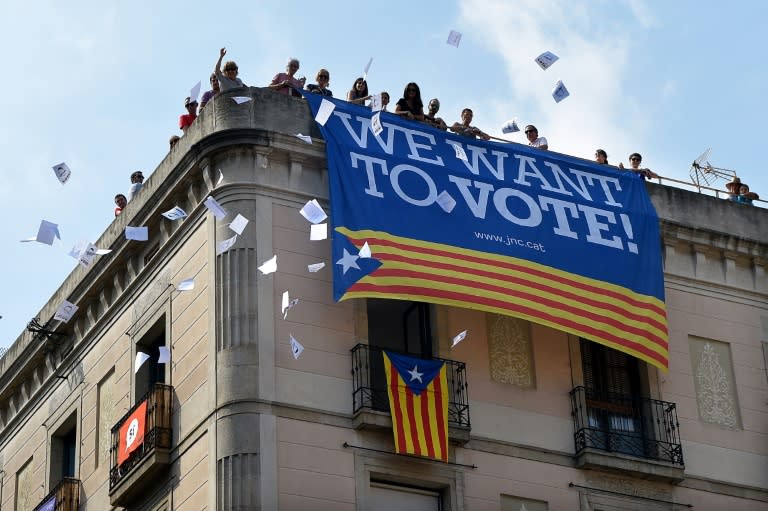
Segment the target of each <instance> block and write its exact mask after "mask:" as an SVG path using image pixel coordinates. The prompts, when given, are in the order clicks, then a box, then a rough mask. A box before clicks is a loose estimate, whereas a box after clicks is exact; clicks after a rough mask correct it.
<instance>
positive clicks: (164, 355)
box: [157, 346, 171, 364]
mask: <svg viewBox="0 0 768 511" xmlns="http://www.w3.org/2000/svg"><path fill="white" fill-rule="evenodd" d="M157 350H158V351H159V352H160V355H159V356H158V357H157V363H158V364H168V363H170V362H171V348H169V347H168V346H159V347H158V348H157Z"/></svg>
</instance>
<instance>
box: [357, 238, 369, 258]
mask: <svg viewBox="0 0 768 511" xmlns="http://www.w3.org/2000/svg"><path fill="white" fill-rule="evenodd" d="M357 255H359V256H360V257H361V258H362V259H368V258H370V257H371V247H370V246H369V245H368V242H367V241H366V242H365V243H363V246H362V247H360V252H358V253H357Z"/></svg>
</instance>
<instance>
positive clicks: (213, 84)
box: [200, 73, 221, 112]
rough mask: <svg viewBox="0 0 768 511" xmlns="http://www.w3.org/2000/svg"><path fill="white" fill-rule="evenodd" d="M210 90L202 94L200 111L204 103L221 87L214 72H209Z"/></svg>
mask: <svg viewBox="0 0 768 511" xmlns="http://www.w3.org/2000/svg"><path fill="white" fill-rule="evenodd" d="M210 81H211V90H209V91H207V92H205V93H204V94H203V99H201V100H200V111H201V112H202V111H203V108H205V105H207V104H208V102H209V101H210V100H212V99H213V98H214V97H215V96H216V94H218V93H219V92H221V88H220V87H219V79H218V78H216V73H211V78H210Z"/></svg>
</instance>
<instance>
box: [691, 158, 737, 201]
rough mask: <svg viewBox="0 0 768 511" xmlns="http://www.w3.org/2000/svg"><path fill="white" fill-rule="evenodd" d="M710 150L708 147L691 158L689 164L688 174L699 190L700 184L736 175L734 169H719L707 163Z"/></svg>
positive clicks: (709, 184)
mask: <svg viewBox="0 0 768 511" xmlns="http://www.w3.org/2000/svg"><path fill="white" fill-rule="evenodd" d="M711 152H712V148H708V149H707V150H706V151H704V152H703V153H701V154H700V155H699V157H698V158H696V159H695V160H693V163H692V164H691V170H690V176H691V180H692V181H693V184H695V185H696V187H697V188H698V189H699V191H701V187H702V185H706V186H711V185H712V183H714V182H715V181H717V180H718V179H724V180H730V181H733V179H734V178H735V177H736V171H735V170H730V169H721V168H719V167H714V166H713V165H712V164H711V163H709V161H708V159H709V153H711Z"/></svg>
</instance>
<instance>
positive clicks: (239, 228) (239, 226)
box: [229, 213, 248, 234]
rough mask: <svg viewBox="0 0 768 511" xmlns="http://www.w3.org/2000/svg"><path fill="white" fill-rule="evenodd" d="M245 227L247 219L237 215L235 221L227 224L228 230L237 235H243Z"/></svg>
mask: <svg viewBox="0 0 768 511" xmlns="http://www.w3.org/2000/svg"><path fill="white" fill-rule="evenodd" d="M246 225H248V219H247V218H245V217H244V216H243V215H241V214H240V213H238V214H237V216H236V217H235V219H234V220H232V223H230V224H229V228H230V229H232V230H233V231H235V232H236V233H237V234H243V230H244V229H245V226H246Z"/></svg>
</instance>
